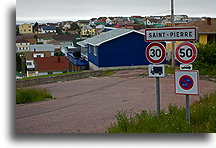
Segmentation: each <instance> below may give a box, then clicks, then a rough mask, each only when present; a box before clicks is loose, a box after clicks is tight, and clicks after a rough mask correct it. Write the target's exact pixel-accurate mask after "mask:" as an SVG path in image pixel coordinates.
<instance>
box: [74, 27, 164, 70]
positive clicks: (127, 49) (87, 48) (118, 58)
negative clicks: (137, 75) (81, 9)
mask: <svg viewBox="0 0 216 148" xmlns="http://www.w3.org/2000/svg"><path fill="white" fill-rule="evenodd" d="M78 44H79V45H80V46H81V55H82V58H85V59H86V60H87V61H88V62H89V67H90V68H92V69H107V68H110V67H112V68H119V67H124V68H125V66H126V67H128V66H144V65H148V64H149V62H148V60H147V59H146V56H145V49H146V47H147V45H148V44H149V43H147V42H145V41H144V34H143V33H141V32H138V31H136V30H131V29H114V30H111V31H108V32H106V33H103V34H100V35H97V36H94V37H92V38H88V39H86V40H84V41H81V42H78ZM164 44H165V43H164Z"/></svg>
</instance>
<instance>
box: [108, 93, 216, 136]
mask: <svg viewBox="0 0 216 148" xmlns="http://www.w3.org/2000/svg"><path fill="white" fill-rule="evenodd" d="M215 107H216V92H213V93H211V94H209V95H205V96H204V97H203V98H201V100H200V101H199V102H197V103H194V104H192V105H191V108H190V109H191V123H190V124H189V123H188V122H187V121H186V115H185V111H186V110H185V108H179V107H177V106H169V109H168V112H165V111H161V113H160V118H158V117H157V116H156V114H155V113H154V112H147V111H145V110H143V111H142V112H141V113H133V112H129V111H120V112H119V113H118V114H117V115H116V120H117V122H116V123H112V124H111V125H110V126H109V128H108V129H107V131H106V132H107V133H215V132H216V108H215Z"/></svg>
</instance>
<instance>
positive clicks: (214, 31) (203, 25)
mask: <svg viewBox="0 0 216 148" xmlns="http://www.w3.org/2000/svg"><path fill="white" fill-rule="evenodd" d="M191 26H196V27H197V28H198V35H199V39H198V41H199V42H200V43H203V44H206V43H208V42H215V41H216V24H215V18H206V20H205V21H193V22H189V23H186V24H179V25H176V27H191Z"/></svg>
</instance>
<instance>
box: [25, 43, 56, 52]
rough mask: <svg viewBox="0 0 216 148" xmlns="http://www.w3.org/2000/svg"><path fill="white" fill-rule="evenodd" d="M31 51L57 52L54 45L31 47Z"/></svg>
mask: <svg viewBox="0 0 216 148" xmlns="http://www.w3.org/2000/svg"><path fill="white" fill-rule="evenodd" d="M29 51H55V46H54V45H53V44H38V45H30V50H29Z"/></svg>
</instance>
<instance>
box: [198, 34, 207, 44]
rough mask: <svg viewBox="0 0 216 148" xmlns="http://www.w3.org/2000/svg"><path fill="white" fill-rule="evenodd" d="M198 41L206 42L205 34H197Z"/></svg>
mask: <svg viewBox="0 0 216 148" xmlns="http://www.w3.org/2000/svg"><path fill="white" fill-rule="evenodd" d="M199 42H200V43H203V44H207V34H200V35H199Z"/></svg>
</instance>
